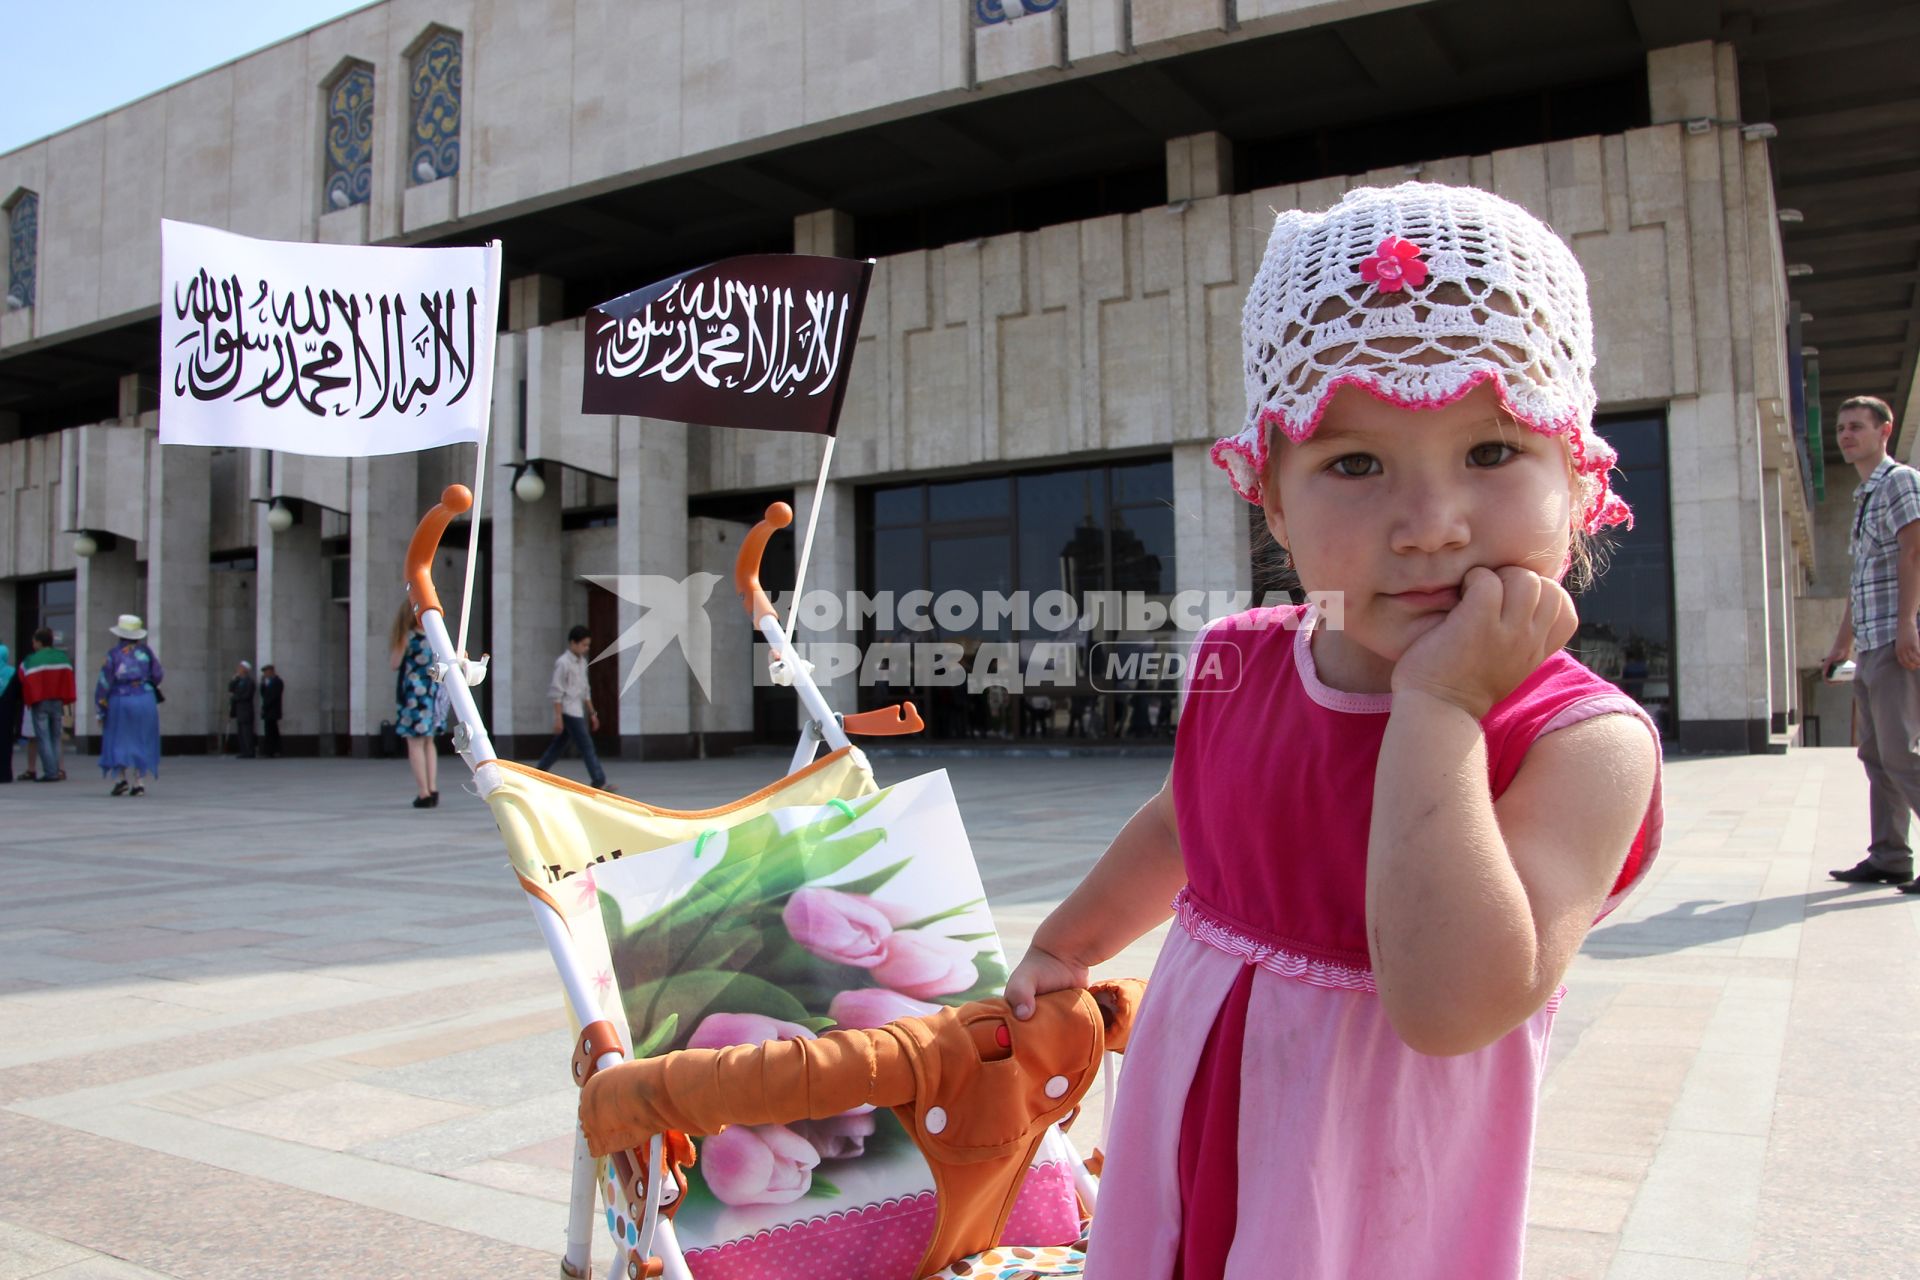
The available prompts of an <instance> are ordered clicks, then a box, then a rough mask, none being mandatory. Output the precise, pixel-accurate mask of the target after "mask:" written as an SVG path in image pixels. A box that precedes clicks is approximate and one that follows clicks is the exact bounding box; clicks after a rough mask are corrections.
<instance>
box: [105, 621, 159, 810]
mask: <svg viewBox="0 0 1920 1280" xmlns="http://www.w3.org/2000/svg"><path fill="white" fill-rule="evenodd" d="M108 630H109V631H111V632H112V633H113V634H114V636H115V637H116V641H115V643H114V646H113V648H112V649H109V650H108V651H107V660H106V661H105V662H103V663H101V664H100V678H99V679H98V680H97V681H95V682H94V686H93V702H94V706H95V707H97V708H98V709H99V711H100V719H101V722H102V724H103V725H104V726H105V730H104V732H102V734H101V736H100V773H101V776H102V777H112V776H113V775H115V774H118V775H119V780H118V781H116V782H115V783H114V784H113V791H112V792H111V794H113V795H116V796H124V795H127V794H129V793H131V794H133V795H136V796H143V795H145V794H147V779H148V778H149V777H158V776H159V774H160V711H159V698H158V696H157V691H158V690H159V688H160V682H161V681H162V680H164V679H165V678H166V672H165V671H163V670H161V667H160V659H158V658H156V657H154V655H153V650H151V649H149V648H147V646H146V638H147V629H146V627H145V626H144V625H142V624H141V621H140V619H139V617H138V616H137V615H135V614H131V613H123V614H121V615H120V621H119V622H117V623H115V624H114V625H113V626H111V627H109V628H108Z"/></svg>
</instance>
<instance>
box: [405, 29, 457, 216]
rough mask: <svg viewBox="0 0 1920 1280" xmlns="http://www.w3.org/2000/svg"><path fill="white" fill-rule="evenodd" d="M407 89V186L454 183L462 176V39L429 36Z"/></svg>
mask: <svg viewBox="0 0 1920 1280" xmlns="http://www.w3.org/2000/svg"><path fill="white" fill-rule="evenodd" d="M407 85H408V93H409V95H410V97H409V102H410V110H409V112H408V120H409V122H410V127H409V130H408V133H407V148H408V150H407V184H408V185H409V186H423V185H425V184H426V183H429V182H437V181H438V180H440V179H441V178H450V177H452V176H453V175H454V174H456V173H458V172H460V37H459V36H457V35H455V34H454V33H453V32H451V31H437V32H435V33H434V34H433V35H431V36H429V37H428V38H427V40H426V42H425V43H424V44H422V45H421V46H420V47H419V49H417V50H415V51H414V55H413V62H412V65H411V66H410V67H409V68H408V74H407Z"/></svg>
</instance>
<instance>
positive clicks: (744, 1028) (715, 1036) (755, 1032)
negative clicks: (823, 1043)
mask: <svg viewBox="0 0 1920 1280" xmlns="http://www.w3.org/2000/svg"><path fill="white" fill-rule="evenodd" d="M811 1039H813V1032H811V1031H809V1030H807V1028H805V1027H803V1026H801V1025H800V1024H799V1023H797V1022H782V1021H781V1020H780V1019H778V1018H769V1017H767V1016H766V1015H765V1014H760V1013H710V1014H708V1015H707V1016H706V1017H705V1018H702V1019H701V1020H700V1025H699V1026H697V1027H695V1028H694V1029H693V1034H692V1035H691V1036H688V1037H687V1048H689V1049H724V1048H726V1047H727V1046H729V1045H735V1044H762V1043H764V1042H766V1041H768V1040H811Z"/></svg>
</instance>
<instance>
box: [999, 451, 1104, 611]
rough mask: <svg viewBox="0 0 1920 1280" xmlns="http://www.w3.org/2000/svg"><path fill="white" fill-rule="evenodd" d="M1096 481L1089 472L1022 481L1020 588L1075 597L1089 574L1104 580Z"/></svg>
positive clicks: (1094, 473) (1045, 475) (1019, 483)
mask: <svg viewBox="0 0 1920 1280" xmlns="http://www.w3.org/2000/svg"><path fill="white" fill-rule="evenodd" d="M1098 478H1099V472H1097V471H1090V470H1079V471H1051V472H1044V473H1042V474H1040V475H1031V476H1020V477H1019V478H1018V480H1017V481H1016V483H1017V486H1018V493H1019V506H1018V510H1019V528H1020V565H1019V571H1020V580H1019V582H1018V583H1017V584H1016V585H1017V586H1018V587H1019V589H1020V590H1022V591H1025V592H1028V593H1029V594H1031V595H1035V596H1038V595H1041V594H1043V593H1045V592H1048V591H1065V592H1067V593H1068V594H1069V595H1072V596H1075V597H1076V598H1077V597H1078V596H1079V593H1080V592H1081V591H1083V590H1085V589H1087V579H1088V577H1089V575H1090V574H1091V575H1092V576H1093V577H1095V578H1098V577H1099V576H1100V574H1101V572H1102V569H1103V565H1102V560H1103V558H1104V555H1105V550H1104V539H1103V538H1102V537H1101V534H1100V526H1099V523H1098V517H1097V515H1096V506H1095V502H1096V497H1095V487H1094V481H1095V480H1097V479H1098Z"/></svg>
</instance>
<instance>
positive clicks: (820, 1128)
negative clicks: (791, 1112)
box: [792, 1107, 877, 1160]
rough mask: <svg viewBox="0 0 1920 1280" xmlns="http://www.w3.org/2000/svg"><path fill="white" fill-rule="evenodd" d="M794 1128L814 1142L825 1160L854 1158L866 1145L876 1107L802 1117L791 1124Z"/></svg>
mask: <svg viewBox="0 0 1920 1280" xmlns="http://www.w3.org/2000/svg"><path fill="white" fill-rule="evenodd" d="M792 1127H793V1130H794V1132H796V1133H798V1134H799V1135H800V1136H801V1137H803V1138H805V1139H806V1140H807V1141H808V1142H809V1143H811V1144H812V1146H813V1149H814V1150H815V1151H817V1152H819V1153H820V1158H821V1159H822V1160H852V1159H854V1158H856V1157H858V1156H860V1155H861V1154H863V1153H864V1152H865V1151H866V1149H867V1139H868V1138H871V1137H872V1136H873V1131H874V1129H875V1128H876V1127H877V1122H876V1121H875V1120H874V1118H873V1108H872V1107H867V1108H865V1109H863V1110H861V1111H857V1112H855V1111H849V1112H847V1113H846V1114H844V1115H837V1116H828V1117H827V1118H826V1119H825V1120H802V1121H801V1122H800V1123H798V1124H796V1125H794V1126H792Z"/></svg>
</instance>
